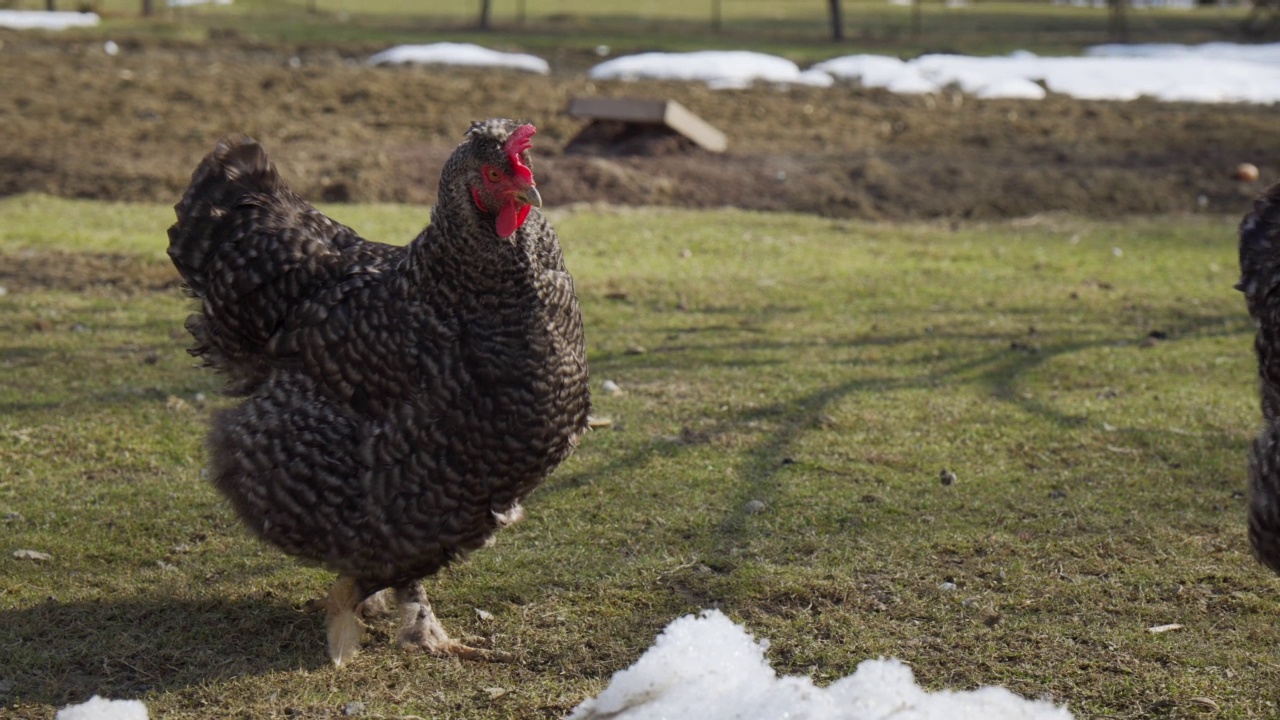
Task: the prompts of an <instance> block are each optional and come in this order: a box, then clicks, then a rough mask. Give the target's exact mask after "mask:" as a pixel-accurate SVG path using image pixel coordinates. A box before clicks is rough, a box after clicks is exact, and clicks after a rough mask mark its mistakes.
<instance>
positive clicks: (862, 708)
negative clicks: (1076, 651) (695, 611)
mask: <svg viewBox="0 0 1280 720" xmlns="http://www.w3.org/2000/svg"><path fill="white" fill-rule="evenodd" d="M767 648H768V643H767V642H757V641H756V640H754V639H753V638H752V637H751V636H750V635H749V634H747V632H746V630H744V629H743V628H742V627H741V626H739V625H735V624H734V623H733V621H731V620H729V618H727V617H725V616H724V615H723V614H722V613H720V612H719V611H718V610H706V611H703V613H702V614H701V615H700V616H697V617H695V616H693V615H686V616H685V617H682V618H679V619H678V620H676V621H674V622H672V623H671V624H670V625H668V626H667V628H666V629H665V630H663V631H662V634H661V635H659V636H658V639H657V640H656V641H655V642H654V644H653V647H651V648H649V650H648V651H646V652H645V654H644V655H643V656H641V657H640V659H639V660H637V661H636V664H635V665H632V666H631V667H629V668H627V669H626V670H622V671H620V672H618V673H617V674H615V675H614V676H613V679H612V680H611V681H610V683H609V686H608V687H607V688H605V689H604V692H602V693H600V695H599V696H598V697H596V698H595V699H593V700H588V701H586V702H584V703H583V704H581V705H579V706H578V707H577V708H576V709H575V710H574V711H573V714H572V715H570V716H569V718H568V720H603V719H604V718H610V719H612V720H662V719H663V718H700V719H701V720H730V719H734V720H765V719H766V718H770V719H772V718H792V720H887V719H888V718H892V719H893V720H1071V717H1072V716H1071V713H1070V712H1068V711H1067V709H1066V708H1063V707H1057V706H1055V705H1053V704H1052V703H1049V702H1045V701H1036V700H1026V699H1024V698H1022V697H1019V696H1017V695H1014V694H1013V693H1011V692H1009V691H1008V690H1005V689H1004V688H999V687H984V688H981V689H978V690H974V691H970V692H952V691H948V690H942V691H939V692H932V693H931V692H926V691H924V690H922V689H921V688H920V687H919V686H918V685H916V683H915V678H914V677H913V676H912V673H911V668H909V667H907V666H906V665H904V664H903V663H902V662H900V661H898V660H892V659H890V660H885V659H880V660H866V661H863V662H862V663H861V664H860V665H858V668H857V670H856V671H854V673H853V674H852V675H850V676H848V677H846V678H843V679H841V680H837V681H835V682H834V683H832V684H831V685H829V686H828V687H826V688H820V687H818V686H816V685H814V684H813V681H812V680H810V679H809V678H806V677H781V678H780V677H778V676H777V674H776V673H775V672H774V671H773V669H772V668H771V667H769V663H768V661H767V660H765V656H764V653H765V650H766V649H767Z"/></svg>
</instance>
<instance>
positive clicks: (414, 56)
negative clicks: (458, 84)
mask: <svg viewBox="0 0 1280 720" xmlns="http://www.w3.org/2000/svg"><path fill="white" fill-rule="evenodd" d="M407 63H416V64H420V65H466V66H469V67H500V68H511V69H514V70H526V71H528V72H534V73H538V74H539V75H546V74H547V73H549V72H551V66H550V65H548V64H547V61H546V60H543V59H542V58H540V57H538V56H536V55H528V54H525V53H507V52H499V51H497V50H490V49H489V48H485V47H480V46H479V45H472V44H470V43H447V42H446V43H433V44H431V45H397V46H396V47H393V48H391V49H389V50H383V51H382V52H380V53H378V54H376V55H374V56H373V57H371V58H369V64H370V65H404V64H407Z"/></svg>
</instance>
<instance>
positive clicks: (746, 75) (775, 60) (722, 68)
mask: <svg viewBox="0 0 1280 720" xmlns="http://www.w3.org/2000/svg"><path fill="white" fill-rule="evenodd" d="M590 77H591V78H592V79H594V80H685V81H696V82H704V83H706V84H708V85H710V86H711V87H713V88H743V87H749V86H750V85H751V84H752V83H753V82H756V81H764V82H773V83H787V84H795V85H815V86H817V87H827V86H829V85H831V84H832V83H833V82H834V81H833V80H832V79H831V76H830V75H828V74H827V73H825V72H820V71H819V72H815V71H812V70H801V69H800V67H799V66H798V65H796V64H795V63H793V62H791V61H790V60H788V59H786V58H781V57H777V56H776V55H765V54H764V53H758V52H749V51H747V50H701V51H699V52H689V53H662V52H650V53H640V54H639V55H624V56H622V57H619V58H614V59H613V60H606V61H605V62H602V63H600V64H599V65H596V66H595V67H593V68H591V72H590Z"/></svg>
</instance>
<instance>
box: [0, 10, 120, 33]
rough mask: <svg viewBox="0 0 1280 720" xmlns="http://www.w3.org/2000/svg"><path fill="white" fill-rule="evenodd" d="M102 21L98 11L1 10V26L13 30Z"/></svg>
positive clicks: (45, 28)
mask: <svg viewBox="0 0 1280 720" xmlns="http://www.w3.org/2000/svg"><path fill="white" fill-rule="evenodd" d="M99 22H101V19H100V18H99V17H98V14H97V13H91V12H85V13H79V12H45V11H40V10H0V27H4V28H10V29H11V30H65V29H67V28H69V27H91V26H93V25H97V24H98V23H99Z"/></svg>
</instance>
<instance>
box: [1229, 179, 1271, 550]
mask: <svg viewBox="0 0 1280 720" xmlns="http://www.w3.org/2000/svg"><path fill="white" fill-rule="evenodd" d="M1236 289H1237V290H1240V291H1241V292H1243V293H1244V297H1245V302H1246V303H1247V304H1248V307H1249V314H1250V315H1251V316H1253V320H1254V323H1255V324H1256V325H1257V327H1258V334H1257V337H1256V338H1255V339H1254V350H1255V351H1256V352H1257V355H1258V375H1259V377H1260V379H1261V382H1260V383H1259V384H1260V386H1261V394H1262V418H1263V421H1264V423H1265V426H1264V427H1263V429H1262V432H1261V433H1259V434H1258V437H1257V438H1256V439H1255V440H1254V441H1253V447H1252V448H1251V449H1250V452H1249V543H1250V544H1251V545H1252V546H1253V552H1254V555H1256V556H1257V558H1258V560H1259V561H1261V562H1262V564H1264V565H1266V566H1267V567H1269V568H1271V569H1272V570H1275V571H1276V572H1278V573H1280V183H1277V184H1276V185H1273V186H1272V187H1271V189H1269V190H1267V192H1266V193H1265V194H1264V195H1263V196H1262V197H1260V198H1258V200H1257V201H1256V202H1255V203H1254V206H1253V212H1251V213H1249V214H1248V215H1246V216H1245V218H1244V220H1243V221H1242V222H1241V223H1240V282H1239V283H1237V284H1236Z"/></svg>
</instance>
